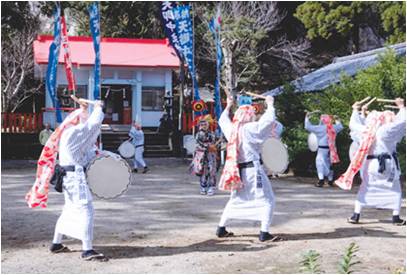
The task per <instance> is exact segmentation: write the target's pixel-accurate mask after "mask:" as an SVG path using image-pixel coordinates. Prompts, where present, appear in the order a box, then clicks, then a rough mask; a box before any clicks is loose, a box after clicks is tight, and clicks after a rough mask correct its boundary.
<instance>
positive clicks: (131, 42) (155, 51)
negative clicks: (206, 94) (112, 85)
mask: <svg viewBox="0 0 407 275" xmlns="http://www.w3.org/2000/svg"><path fill="white" fill-rule="evenodd" d="M53 39H54V37H53V36H51V35H39V36H38V37H37V40H35V41H34V61H35V63H37V64H48V54H49V46H50V44H51V42H52V40H53ZM68 39H69V46H70V49H71V61H72V65H74V66H78V65H81V66H93V65H94V63H95V52H94V49H93V41H92V38H91V37H84V36H70V37H69V38H68ZM100 55H101V62H102V66H116V67H150V68H151V67H160V68H172V69H176V68H178V67H179V59H178V57H177V55H176V54H175V51H174V49H173V48H172V46H171V45H169V43H168V42H167V40H166V39H131V38H102V40H101V45H100ZM59 63H64V56H63V48H62V46H61V49H60V53H59Z"/></svg>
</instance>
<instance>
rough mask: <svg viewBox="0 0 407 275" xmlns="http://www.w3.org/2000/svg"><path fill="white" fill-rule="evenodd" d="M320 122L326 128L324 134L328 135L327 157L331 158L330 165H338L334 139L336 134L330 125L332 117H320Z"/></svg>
mask: <svg viewBox="0 0 407 275" xmlns="http://www.w3.org/2000/svg"><path fill="white" fill-rule="evenodd" d="M321 121H322V123H323V124H325V126H326V133H327V135H328V146H329V155H330V158H331V163H338V162H339V156H338V152H337V151H336V145H335V139H336V132H335V129H334V126H333V125H332V117H331V116H330V115H321Z"/></svg>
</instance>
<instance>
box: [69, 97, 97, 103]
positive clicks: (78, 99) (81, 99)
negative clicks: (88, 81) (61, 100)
mask: <svg viewBox="0 0 407 275" xmlns="http://www.w3.org/2000/svg"><path fill="white" fill-rule="evenodd" d="M71 98H72V99H73V101H75V102H76V103H78V104H79V105H81V104H82V103H87V104H91V105H95V104H96V101H94V100H89V99H84V98H77V97H76V96H74V95H71Z"/></svg>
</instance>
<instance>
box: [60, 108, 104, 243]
mask: <svg viewBox="0 0 407 275" xmlns="http://www.w3.org/2000/svg"><path fill="white" fill-rule="evenodd" d="M103 117H104V114H103V112H102V108H101V107H95V108H94V111H93V112H92V114H91V115H90V116H89V118H88V120H87V121H86V122H83V123H79V124H78V125H76V126H71V127H69V128H67V129H65V130H64V132H63V133H62V136H61V140H60V144H59V164H60V165H61V166H75V171H72V172H71V171H67V172H66V176H65V177H64V178H63V193H64V197H65V205H64V208H63V210H62V214H61V216H60V217H59V219H58V221H57V224H56V226H55V235H54V241H53V242H54V243H61V241H62V235H66V236H69V237H72V238H75V239H79V240H81V241H82V246H83V250H91V249H92V240H93V215H94V210H93V204H92V201H93V199H92V195H91V193H90V190H89V186H88V184H87V182H86V175H85V171H84V169H83V168H84V167H86V166H87V165H88V164H89V162H90V161H91V160H92V158H94V157H95V155H96V146H95V143H96V141H97V138H98V136H99V134H100V127H101V125H102V121H103Z"/></svg>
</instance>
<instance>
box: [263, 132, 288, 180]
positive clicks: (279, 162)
mask: <svg viewBox="0 0 407 275" xmlns="http://www.w3.org/2000/svg"><path fill="white" fill-rule="evenodd" d="M261 157H262V159H263V163H264V166H265V167H266V168H267V170H268V171H269V173H284V172H285V170H287V167H288V152H287V147H286V146H285V145H284V144H283V143H282V142H281V141H280V140H279V139H276V138H268V139H267V140H266V141H265V142H264V143H263V148H262V152H261Z"/></svg>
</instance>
